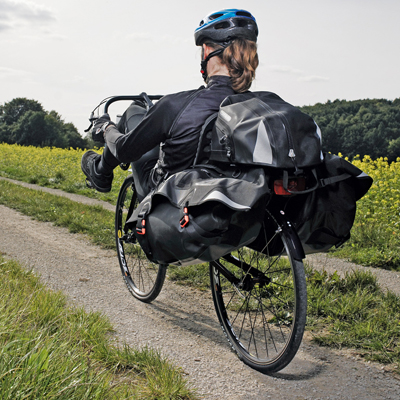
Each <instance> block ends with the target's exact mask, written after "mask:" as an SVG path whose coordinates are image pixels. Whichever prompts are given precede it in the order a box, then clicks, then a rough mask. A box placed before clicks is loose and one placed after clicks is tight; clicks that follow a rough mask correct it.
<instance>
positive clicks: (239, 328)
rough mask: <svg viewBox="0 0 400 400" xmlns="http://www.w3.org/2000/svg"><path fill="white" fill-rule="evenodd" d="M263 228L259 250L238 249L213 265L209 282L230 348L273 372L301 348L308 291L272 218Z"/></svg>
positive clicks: (301, 268)
mask: <svg viewBox="0 0 400 400" xmlns="http://www.w3.org/2000/svg"><path fill="white" fill-rule="evenodd" d="M265 224H268V225H269V226H268V229H266V228H265V227H264V228H263V229H264V236H265V244H266V245H265V248H264V249H263V250H262V252H258V251H256V250H252V249H250V248H241V249H239V250H238V251H236V252H235V253H232V254H231V255H228V256H226V257H223V258H221V259H219V260H217V261H213V262H211V263H210V278H211V290H212V295H213V300H214V305H215V310H216V312H217V315H218V318H219V321H220V323H221V326H222V329H223V331H224V332H225V334H226V336H227V338H228V340H229V342H230V344H231V346H232V348H233V349H234V351H235V352H236V353H237V354H238V356H239V358H240V359H241V360H242V361H243V362H244V363H245V364H247V365H249V366H250V367H252V368H254V369H256V370H258V371H261V372H263V373H273V372H277V371H279V370H281V369H283V368H284V367H286V366H287V365H288V364H289V363H290V361H291V360H292V359H293V357H294V356H295V354H296V352H297V350H298V348H299V346H300V343H301V341H302V337H303V333H304V327H305V322H306V311H307V291H306V280H305V273H304V266H303V263H302V261H300V260H298V259H296V258H295V257H294V255H293V254H292V247H291V246H290V245H289V240H290V238H288V237H287V234H286V233H285V232H284V231H283V230H282V228H281V227H280V226H279V225H278V224H277V222H276V221H275V219H274V218H272V217H271V216H270V217H269V220H268V221H267V222H266V223H265ZM271 224H274V226H273V227H271ZM270 250H271V251H270Z"/></svg>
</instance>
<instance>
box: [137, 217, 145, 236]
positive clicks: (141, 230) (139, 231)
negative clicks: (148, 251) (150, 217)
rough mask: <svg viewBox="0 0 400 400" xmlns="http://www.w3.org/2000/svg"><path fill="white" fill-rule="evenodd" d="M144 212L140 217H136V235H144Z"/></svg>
mask: <svg viewBox="0 0 400 400" xmlns="http://www.w3.org/2000/svg"><path fill="white" fill-rule="evenodd" d="M145 218H146V214H143V215H142V218H141V219H138V222H137V225H136V233H137V234H138V235H144V234H145V233H146V219H145Z"/></svg>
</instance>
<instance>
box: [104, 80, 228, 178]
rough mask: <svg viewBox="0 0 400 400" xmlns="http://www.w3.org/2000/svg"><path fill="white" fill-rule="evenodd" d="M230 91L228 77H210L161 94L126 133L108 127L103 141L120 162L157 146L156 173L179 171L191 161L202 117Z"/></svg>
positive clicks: (203, 118)
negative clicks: (189, 87)
mask: <svg viewBox="0 0 400 400" xmlns="http://www.w3.org/2000/svg"><path fill="white" fill-rule="evenodd" d="M234 93H235V92H234V91H233V89H232V86H231V82H230V78H229V77H228V76H212V77H211V78H210V80H209V82H208V85H207V87H204V86H202V87H200V88H199V89H197V90H189V91H185V92H179V93H175V94H170V95H166V96H164V97H163V98H162V99H161V100H159V101H158V102H157V103H156V104H155V105H154V107H152V108H151V109H150V110H149V111H148V112H147V114H146V115H145V117H144V118H143V120H142V121H141V122H140V123H139V125H138V126H137V127H136V128H135V129H134V130H132V131H131V132H129V133H128V134H126V135H124V134H121V133H120V132H119V131H118V130H117V129H113V128H112V129H109V132H107V136H106V141H107V142H108V141H109V140H110V141H112V142H113V143H114V146H115V153H116V154H114V155H115V156H116V157H117V159H118V160H119V161H120V162H121V163H128V162H133V161H136V160H138V159H139V158H140V157H141V156H142V155H143V154H145V153H146V152H148V151H150V150H151V149H153V148H154V147H156V146H157V145H160V157H159V160H158V163H157V171H158V172H159V174H160V173H161V174H165V173H175V172H178V171H182V170H184V169H186V168H188V167H190V166H191V165H192V164H193V161H194V157H195V154H196V150H197V144H198V139H199V134H200V131H201V127H202V125H203V124H204V122H205V120H206V119H207V118H208V117H209V116H210V115H212V114H213V113H215V112H217V111H218V110H219V105H220V104H221V102H222V101H223V100H224V99H225V98H226V97H227V96H229V95H232V94H234Z"/></svg>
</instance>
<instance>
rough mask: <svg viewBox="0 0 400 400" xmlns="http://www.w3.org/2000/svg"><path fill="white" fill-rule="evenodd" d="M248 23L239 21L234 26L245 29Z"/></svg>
mask: <svg viewBox="0 0 400 400" xmlns="http://www.w3.org/2000/svg"><path fill="white" fill-rule="evenodd" d="M248 24H249V23H248V21H244V20H243V19H239V20H236V21H235V25H236V26H238V27H239V28H245V27H247V25H248Z"/></svg>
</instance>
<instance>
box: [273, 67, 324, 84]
mask: <svg viewBox="0 0 400 400" xmlns="http://www.w3.org/2000/svg"><path fill="white" fill-rule="evenodd" d="M268 69H269V70H271V71H273V72H278V73H283V74H288V75H294V76H297V77H298V78H297V81H299V82H326V81H329V78H327V77H324V76H319V75H305V73H304V72H303V71H301V70H299V69H296V68H293V67H290V66H288V65H270V66H268Z"/></svg>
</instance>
